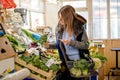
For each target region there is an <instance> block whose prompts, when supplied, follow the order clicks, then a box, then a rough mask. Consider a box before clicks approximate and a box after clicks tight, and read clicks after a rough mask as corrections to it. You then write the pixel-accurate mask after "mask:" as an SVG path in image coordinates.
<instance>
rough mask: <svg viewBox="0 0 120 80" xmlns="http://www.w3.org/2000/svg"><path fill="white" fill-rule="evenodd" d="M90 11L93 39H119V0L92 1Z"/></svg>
mask: <svg viewBox="0 0 120 80" xmlns="http://www.w3.org/2000/svg"><path fill="white" fill-rule="evenodd" d="M107 4H110V6H109V5H107ZM92 9H93V30H92V31H93V39H117V38H120V32H119V30H120V12H119V10H120V0H110V1H108V0H93V1H92ZM107 9H108V10H109V11H110V12H107ZM108 32H109V33H108Z"/></svg>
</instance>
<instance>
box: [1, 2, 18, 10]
mask: <svg viewBox="0 0 120 80" xmlns="http://www.w3.org/2000/svg"><path fill="white" fill-rule="evenodd" d="M0 3H1V4H2V6H3V8H5V9H8V8H16V4H15V2H14V0H0Z"/></svg>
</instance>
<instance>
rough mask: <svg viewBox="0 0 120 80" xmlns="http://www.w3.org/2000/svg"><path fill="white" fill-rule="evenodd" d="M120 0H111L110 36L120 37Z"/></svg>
mask: <svg viewBox="0 0 120 80" xmlns="http://www.w3.org/2000/svg"><path fill="white" fill-rule="evenodd" d="M119 10H120V0H110V32H111V34H110V38H120V31H119V30H120V11H119Z"/></svg>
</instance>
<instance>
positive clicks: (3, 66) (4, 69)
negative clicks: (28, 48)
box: [0, 57, 14, 75]
mask: <svg viewBox="0 0 120 80" xmlns="http://www.w3.org/2000/svg"><path fill="white" fill-rule="evenodd" d="M11 71H14V57H11V58H8V59H4V60H0V74H3V75H6V74H8V73H9V72H11Z"/></svg>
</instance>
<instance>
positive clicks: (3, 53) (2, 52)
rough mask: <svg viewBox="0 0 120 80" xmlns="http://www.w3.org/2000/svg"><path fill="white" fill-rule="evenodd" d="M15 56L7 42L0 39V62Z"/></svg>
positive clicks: (4, 38)
mask: <svg viewBox="0 0 120 80" xmlns="http://www.w3.org/2000/svg"><path fill="white" fill-rule="evenodd" d="M14 55H15V51H14V50H13V48H12V46H11V44H10V42H9V40H8V39H7V38H6V37H1V38H0V60H2V59H7V58H10V57H12V56H14Z"/></svg>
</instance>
